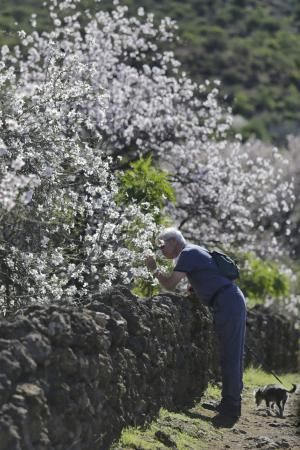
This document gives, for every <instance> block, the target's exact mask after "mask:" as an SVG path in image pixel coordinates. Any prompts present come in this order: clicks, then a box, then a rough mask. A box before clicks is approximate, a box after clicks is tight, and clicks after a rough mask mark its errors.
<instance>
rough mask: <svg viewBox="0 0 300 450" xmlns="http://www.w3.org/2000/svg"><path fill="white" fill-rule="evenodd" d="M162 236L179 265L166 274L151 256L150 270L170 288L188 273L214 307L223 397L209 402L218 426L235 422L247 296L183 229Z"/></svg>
mask: <svg viewBox="0 0 300 450" xmlns="http://www.w3.org/2000/svg"><path fill="white" fill-rule="evenodd" d="M159 239H160V242H161V245H160V249H161V251H162V253H163V255H164V257H165V258H167V259H174V260H175V267H174V270H173V271H172V273H171V274H169V275H167V274H164V273H162V272H161V271H160V270H159V269H158V268H157V265H156V261H155V258H153V257H149V258H148V259H147V261H146V264H147V266H148V268H149V270H152V271H153V275H154V276H155V277H156V278H157V279H158V281H159V283H160V284H161V285H162V286H163V287H164V288H166V289H167V290H172V289H174V288H175V286H176V285H177V284H178V283H179V281H180V280H181V279H182V278H184V277H187V279H188V281H189V283H190V284H191V286H192V288H193V290H194V291H195V294H196V296H197V297H198V298H199V300H201V301H202V302H203V303H204V304H205V305H207V306H209V307H211V309H212V313H213V317H214V326H215V331H216V334H217V337H218V343H219V350H220V364H221V374H222V399H221V402H220V403H219V404H217V405H207V406H208V407H209V406H210V408H209V409H215V410H216V411H217V412H218V415H217V416H215V417H214V419H213V422H214V424H215V425H216V426H231V425H233V424H234V423H235V421H237V420H238V418H239V416H240V415H241V392H242V389H243V381H242V378H243V352H244V338H245V325H246V306H245V299H244V296H243V294H242V292H241V290H240V289H239V288H238V287H237V286H236V284H235V283H234V282H233V281H231V280H229V279H228V278H226V277H225V276H224V275H222V274H221V273H220V271H219V269H218V267H217V265H216V263H215V261H214V259H213V258H212V256H211V255H210V254H209V253H208V251H207V250H205V249H204V248H203V247H199V246H198V245H192V244H187V243H186V241H185V239H184V237H183V236H182V234H181V232H180V231H179V230H177V229H175V228H168V229H166V230H164V231H163V232H162V233H161V234H160V235H159Z"/></svg>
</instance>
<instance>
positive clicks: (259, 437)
mask: <svg viewBox="0 0 300 450" xmlns="http://www.w3.org/2000/svg"><path fill="white" fill-rule="evenodd" d="M264 405H265V404H264ZM264 405H261V406H260V407H259V409H258V410H256V406H255V403H254V399H253V393H252V390H251V391H250V389H248V390H247V389H246V390H245V391H244V400H243V414H242V417H241V418H240V420H239V421H238V422H237V423H236V424H235V425H234V427H233V428H228V429H226V428H222V429H218V430H217V431H218V432H216V433H212V432H211V428H210V427H209V429H210V431H209V432H207V433H206V434H204V435H203V436H202V439H203V441H204V442H205V441H206V442H207V447H206V443H205V444H203V446H201V447H199V450H202V449H203V450H204V449H206V448H207V449H209V450H210V449H211V450H214V449H216V450H221V449H222V450H224V449H234V450H240V449H256V448H261V449H263V450H271V449H292V450H300V417H299V407H300V388H299V386H298V389H297V391H296V393H294V394H292V395H290V396H289V400H288V401H287V403H286V407H285V412H284V417H283V418H280V417H278V416H276V415H275V414H274V413H272V415H271V416H270V415H268V414H267V411H266V409H265V406H264ZM191 415H194V417H196V416H197V415H198V417H199V418H201V419H202V420H204V421H206V422H207V423H210V421H211V418H212V417H214V415H215V413H213V412H211V411H208V410H206V409H204V408H202V407H201V406H200V405H199V406H197V407H196V408H194V409H193V410H191Z"/></svg>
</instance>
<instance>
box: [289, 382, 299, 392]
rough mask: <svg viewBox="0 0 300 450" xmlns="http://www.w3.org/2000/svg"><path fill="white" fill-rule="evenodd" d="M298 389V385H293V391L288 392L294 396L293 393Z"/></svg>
mask: <svg viewBox="0 0 300 450" xmlns="http://www.w3.org/2000/svg"><path fill="white" fill-rule="evenodd" d="M292 384H293V383H292ZM296 389H297V385H296V384H293V387H292V389H291V390H290V391H287V392H288V393H289V394H293V392H295V391H296Z"/></svg>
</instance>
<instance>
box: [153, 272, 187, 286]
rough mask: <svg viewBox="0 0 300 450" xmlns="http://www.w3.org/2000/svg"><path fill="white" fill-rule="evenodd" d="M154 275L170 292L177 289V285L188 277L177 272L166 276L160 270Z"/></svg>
mask: <svg viewBox="0 0 300 450" xmlns="http://www.w3.org/2000/svg"><path fill="white" fill-rule="evenodd" d="M153 275H154V276H155V277H156V278H157V279H158V281H159V283H160V284H161V285H162V286H163V287H164V288H165V289H168V290H170V291H172V290H173V289H175V287H176V286H177V284H178V283H179V281H180V280H182V278H184V277H185V276H186V274H185V273H184V272H175V271H173V272H172V273H171V274H170V275H165V274H163V273H161V272H160V271H159V270H156V271H155V272H154V273H153Z"/></svg>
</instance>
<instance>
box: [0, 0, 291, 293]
mask: <svg viewBox="0 0 300 450" xmlns="http://www.w3.org/2000/svg"><path fill="white" fill-rule="evenodd" d="M76 3H78V2H77V1H74V0H66V1H63V2H59V1H57V0H51V1H50V16H51V18H52V19H53V30H52V31H51V32H47V33H46V32H45V33H42V34H39V33H37V32H36V31H33V32H32V33H31V34H30V35H26V34H25V33H24V32H22V31H21V32H20V45H19V46H16V47H15V48H14V49H12V50H11V51H10V50H9V49H8V48H7V47H6V46H4V47H2V50H1V54H2V58H1V63H0V64H1V66H0V70H1V71H0V77H1V78H0V96H1V100H2V116H1V117H0V120H1V121H0V127H1V128H0V129H1V139H2V140H1V142H0V144H1V145H2V147H1V145H0V147H1V148H3V151H2V156H1V157H0V158H1V169H0V170H1V173H2V174H3V176H11V177H12V179H14V181H13V182H12V183H11V184H10V187H9V188H5V189H7V192H11V196H12V202H11V203H10V205H11V206H12V208H7V205H5V201H7V200H2V203H1V207H2V210H3V211H7V214H8V216H7V220H6V221H5V223H4V221H2V227H3V231H2V242H3V243H2V244H1V245H2V247H1V251H2V252H3V253H2V261H4V265H5V267H4V268H3V270H2V273H3V274H4V275H3V280H4V282H3V288H2V289H4V290H5V291H6V295H9V294H10V292H11V290H13V291H15V292H16V297H17V296H20V295H25V296H27V295H28V296H29V297H30V296H32V297H34V296H35V297H37V298H39V299H43V298H45V297H47V298H55V299H59V298H61V297H64V296H69V297H72V296H74V295H75V294H76V295H77V296H79V297H82V296H86V295H92V293H93V292H94V291H95V289H100V290H101V289H105V288H106V287H107V286H109V285H110V284H111V283H112V282H115V281H116V280H118V279H120V280H123V281H128V280H129V279H130V277H131V273H130V274H129V272H128V270H129V269H128V267H129V266H130V265H132V261H133V268H134V273H132V274H133V275H143V274H144V275H145V272H144V269H143V268H142V266H139V264H138V260H139V258H142V257H143V254H144V252H145V251H146V250H147V248H149V246H150V245H151V242H150V241H151V238H152V236H153V233H154V232H155V225H154V223H153V219H152V216H151V214H145V213H142V212H141V210H140V209H139V208H138V206H137V205H136V204H134V203H133V204H131V205H130V204H129V205H126V208H125V207H122V206H121V205H118V204H116V202H115V199H116V196H117V191H118V187H117V184H116V181H115V175H114V173H113V172H114V170H116V169H119V168H120V167H122V166H123V167H124V168H127V167H128V166H129V164H130V163H131V162H132V161H134V160H136V159H138V158H139V157H145V156H148V155H149V154H151V155H152V158H153V161H155V162H156V163H157V164H159V165H161V167H162V168H163V169H164V170H168V171H169V173H170V177H171V179H172V181H173V186H174V188H175V190H176V194H177V205H176V209H173V210H171V211H172V213H173V215H174V220H175V221H176V222H177V223H178V225H179V226H180V227H181V228H182V230H183V231H184V232H185V233H186V235H187V236H188V237H189V238H191V239H201V241H202V242H205V243H208V244H209V243H215V242H216V241H218V242H221V243H222V244H223V246H230V245H238V246H239V247H240V248H241V249H247V250H248V249H257V248H258V249H260V250H261V249H263V250H264V251H266V252H274V251H277V250H278V247H277V242H276V243H275V241H274V242H272V241H271V240H267V241H266V240H265V238H264V239H263V240H262V239H260V238H261V237H262V236H264V230H265V229H266V228H268V229H269V228H270V227H272V225H273V217H274V215H278V214H280V213H281V212H284V211H285V210H286V208H287V209H288V208H290V205H291V203H292V202H293V193H292V187H291V185H290V184H289V183H288V182H283V181H282V179H281V177H280V168H278V166H276V168H274V167H273V165H272V159H265V158H258V157H257V158H252V156H251V151H249V148H248V147H247V146H243V145H242V144H241V143H240V141H239V140H238V139H235V140H234V141H233V142H232V141H230V140H229V139H228V136H227V134H228V131H229V130H230V125H231V122H232V117H231V114H230V111H226V110H225V109H224V108H222V107H221V106H220V104H219V102H218V97H219V89H218V84H219V82H218V81H216V82H214V83H212V84H210V83H208V82H206V83H205V84H203V85H200V86H199V85H197V84H195V83H193V82H192V81H191V80H190V79H189V78H188V77H187V75H186V74H185V73H183V72H181V71H180V63H179V62H178V61H177V60H175V58H174V55H173V53H172V52H171V51H167V50H162V47H166V46H167V45H168V43H169V42H172V41H173V40H174V30H175V29H176V25H175V24H174V22H173V21H171V20H170V19H169V18H166V19H164V20H163V21H161V22H160V24H158V25H155V24H154V18H153V15H152V14H147V15H146V14H145V12H144V10H143V8H139V10H138V12H137V17H127V15H126V14H127V8H126V7H121V6H118V4H117V3H118V2H114V3H115V5H116V6H115V9H114V10H113V11H112V12H111V13H108V12H104V11H99V12H97V13H96V14H95V15H93V16H92V15H91V14H90V13H89V12H85V13H84V14H83V13H80V12H79V11H77V10H76ZM99 6H100V7H101V3H100V5H99ZM119 157H120V158H121V160H120V159H119ZM110 158H111V159H110ZM15 161H21V163H17V165H18V164H21V165H22V167H20V168H19V169H15V168H14V167H15ZM17 180H18V181H17ZM1 187H2V189H3V190H2V194H0V198H2V199H5V198H7V197H6V195H5V192H6V191H5V189H4V188H3V183H2V185H1ZM13 206H14V207H13ZM143 211H145V208H144V209H143ZM8 218H10V222H9V220H8ZM12 220H14V221H15V222H14V224H17V225H16V226H15V227H13V226H12ZM8 230H10V231H8ZM129 242H131V244H130V245H129ZM262 242H263V243H264V245H263V246H262Z"/></svg>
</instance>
